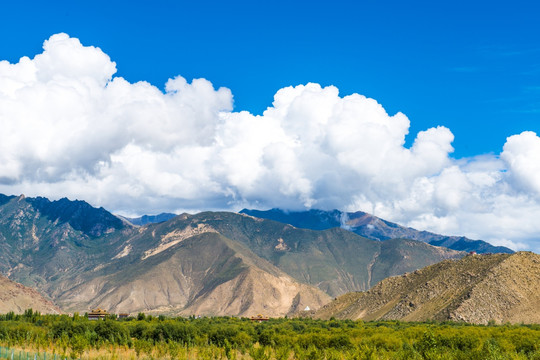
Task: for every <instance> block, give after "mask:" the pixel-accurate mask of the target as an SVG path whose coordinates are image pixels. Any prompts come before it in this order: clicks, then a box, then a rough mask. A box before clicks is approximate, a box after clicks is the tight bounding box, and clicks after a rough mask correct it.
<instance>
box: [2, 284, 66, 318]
mask: <svg viewBox="0 0 540 360" xmlns="http://www.w3.org/2000/svg"><path fill="white" fill-rule="evenodd" d="M26 309H33V310H34V311H39V312H40V313H42V314H59V313H60V309H59V308H58V307H56V306H54V305H53V303H52V302H50V301H48V300H46V299H45V298H44V297H43V296H41V294H40V293H38V292H37V291H36V290H34V289H31V288H29V287H26V286H24V285H21V284H18V283H16V282H13V281H11V280H9V279H7V278H5V277H3V276H0V313H1V314H5V313H8V312H10V311H13V312H14V313H16V314H22V313H23V312H24V311H25V310H26Z"/></svg>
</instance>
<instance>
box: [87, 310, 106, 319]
mask: <svg viewBox="0 0 540 360" xmlns="http://www.w3.org/2000/svg"><path fill="white" fill-rule="evenodd" d="M107 315H109V313H108V312H107V311H106V310H103V309H100V308H97V309H94V310H92V311H90V312H89V313H88V320H101V319H105V317H106V316H107Z"/></svg>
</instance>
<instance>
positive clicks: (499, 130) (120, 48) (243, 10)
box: [0, 1, 540, 158]
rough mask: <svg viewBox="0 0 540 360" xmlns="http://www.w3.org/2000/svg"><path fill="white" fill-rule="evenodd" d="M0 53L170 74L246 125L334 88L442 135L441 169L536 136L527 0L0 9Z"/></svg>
mask: <svg viewBox="0 0 540 360" xmlns="http://www.w3.org/2000/svg"><path fill="white" fill-rule="evenodd" d="M2 7H3V9H4V10H3V11H2V13H3V15H2V18H1V21H0V34H1V40H0V54H1V55H2V59H6V60H10V61H11V62H16V61H17V60H18V59H19V58H20V57H21V56H23V55H27V56H30V57H32V55H34V54H37V53H39V52H40V51H41V46H42V42H43V40H44V39H47V38H48V37H49V36H51V35H52V34H55V33H58V32H66V33H68V34H69V35H71V36H73V37H77V38H79V39H80V40H81V42H82V43H83V44H91V45H94V46H98V47H100V48H101V49H102V50H103V51H104V52H105V53H107V54H108V55H109V56H110V57H111V59H112V60H113V61H115V62H116V63H117V67H118V73H117V75H118V76H122V77H125V78H126V79H127V80H129V81H131V82H135V81H139V80H144V81H148V82H150V83H152V84H153V85H156V86H158V87H161V88H163V86H164V84H165V82H166V81H167V79H169V78H171V77H174V76H176V75H182V76H183V77H185V78H187V79H188V80H191V79H192V78H200V77H204V78H207V79H208V80H210V81H212V83H213V84H214V85H215V86H216V87H219V86H225V87H228V88H230V89H231V91H232V93H233V95H234V101H235V110H248V111H250V112H252V113H257V114H260V113H262V111H263V110H264V109H266V107H268V106H270V105H271V102H272V99H273V95H274V93H275V92H276V91H277V90H278V89H280V88H282V87H285V86H291V85H293V86H294V85H299V84H305V83H307V82H316V83H320V84H321V85H323V86H324V85H335V86H337V87H338V88H339V89H340V94H341V95H347V94H351V93H359V94H363V95H365V96H368V97H372V98H374V99H376V100H377V101H378V102H379V103H381V104H382V105H383V106H384V107H385V109H386V110H387V111H388V112H389V113H390V114H394V113H396V112H398V111H401V112H403V113H405V114H406V115H407V116H408V117H409V119H410V120H411V128H410V133H411V134H412V136H411V135H410V136H408V138H407V141H408V143H410V142H412V140H413V139H414V136H415V134H416V133H417V132H418V131H420V130H424V129H426V128H429V127H432V126H437V125H444V126H447V127H449V128H450V129H451V131H452V132H453V134H454V135H455V140H454V142H453V145H454V148H455V152H454V153H453V155H452V156H453V157H456V158H461V157H465V156H474V155H478V154H483V153H496V154H497V153H499V152H500V151H501V149H502V145H503V144H504V141H505V139H506V137H508V136H510V135H513V134H518V133H520V132H522V131H524V130H531V131H535V132H539V131H540V124H539V116H540V100H539V95H540V81H539V80H540V43H539V41H538V39H539V38H540V26H538V19H537V15H538V13H539V10H540V9H539V7H540V5H538V3H537V2H534V1H513V2H508V1H472V2H471V1H452V2H433V1H412V2H403V1H333V2H326V1H325V2H320V1H292V2H290V1H260V2H253V1H156V2H152V3H150V2H147V1H130V2H121V1H55V2H52V3H51V2H42V1H30V2H10V3H4V4H3V5H2Z"/></svg>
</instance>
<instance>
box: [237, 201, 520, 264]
mask: <svg viewBox="0 0 540 360" xmlns="http://www.w3.org/2000/svg"><path fill="white" fill-rule="evenodd" d="M240 213H243V214H247V215H251V216H255V217H258V218H262V219H270V220H275V221H279V222H282V223H285V224H291V225H293V226H296V227H300V228H305V229H313V230H325V229H330V228H333V227H342V228H344V229H347V230H350V231H352V232H354V233H355V234H358V235H360V236H364V237H367V238H369V239H374V240H388V239H396V238H401V239H411V240H418V241H423V242H426V243H428V244H430V245H435V246H444V247H447V248H449V249H453V250H459V251H466V252H470V251H475V252H477V253H479V254H484V253H506V254H511V253H513V251H512V250H511V249H509V248H506V247H504V246H493V245H491V244H489V243H487V242H485V241H482V240H471V239H468V238H466V237H464V236H445V235H439V234H434V233H431V232H429V231H418V230H415V229H413V228H409V227H404V226H401V225H398V224H395V223H392V222H389V221H386V220H383V219H381V218H378V217H376V216H373V215H370V214H368V213H365V212H362V211H357V212H354V213H351V212H342V211H339V210H331V211H323V210H309V211H296V212H295V211H290V212H289V211H283V210H280V209H271V210H268V211H260V210H249V209H244V210H242V211H240Z"/></svg>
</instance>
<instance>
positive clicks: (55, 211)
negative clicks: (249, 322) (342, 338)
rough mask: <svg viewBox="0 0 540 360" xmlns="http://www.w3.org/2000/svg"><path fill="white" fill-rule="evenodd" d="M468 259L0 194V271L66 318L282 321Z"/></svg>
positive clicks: (398, 242)
mask: <svg viewBox="0 0 540 360" xmlns="http://www.w3.org/2000/svg"><path fill="white" fill-rule="evenodd" d="M464 254H465V253H463V252H460V251H455V250H450V249H447V248H444V247H436V246H431V245H429V244H426V243H424V242H419V241H414V240H403V239H393V240H388V241H383V242H381V241H375V240H372V239H367V238H365V237H362V236H359V235H357V234H355V233H353V232H350V231H347V230H345V229H342V228H339V227H335V228H330V229H326V230H310V229H301V228H297V227H295V226H292V225H289V224H284V223H280V222H276V221H273V220H267V219H261V218H255V217H253V216H248V215H245V214H238V213H230V212H203V213H199V214H195V215H190V214H181V215H179V216H176V217H174V218H171V219H169V220H166V221H163V222H159V223H149V224H147V225H143V226H135V225H133V224H131V223H130V222H128V221H126V220H125V219H121V218H119V217H117V216H115V215H113V214H111V213H110V212H108V211H107V210H105V209H103V208H94V207H92V206H90V205H89V204H88V203H86V202H84V201H70V200H68V199H61V200H58V201H49V200H48V199H45V198H39V197H38V198H26V197H24V196H5V195H1V196H0V272H1V273H2V274H4V275H6V276H8V277H9V278H10V279H11V280H14V281H17V282H20V283H22V284H24V285H27V286H31V287H33V288H35V289H37V290H39V291H40V292H41V293H42V294H44V295H45V296H46V297H48V298H49V299H51V300H52V301H53V302H54V303H56V304H58V305H59V306H60V308H61V309H62V310H64V311H79V312H85V311H88V310H89V309H91V308H95V307H101V308H106V309H108V310H110V311H114V312H130V313H136V312H139V311H144V312H150V313H163V314H171V315H190V314H201V315H237V316H251V315H255V314H258V313H262V314H265V315H269V316H283V315H286V314H292V313H295V312H297V311H298V310H301V309H304V308H305V307H306V306H309V307H310V308H315V309H316V308H318V307H320V306H322V305H323V304H325V303H327V302H328V301H329V300H330V299H331V297H335V296H339V295H341V294H344V293H346V292H349V291H363V290H367V289H369V288H370V287H372V286H373V285H374V284H376V283H377V282H378V281H380V280H382V279H384V278H386V277H388V276H392V275H398V274H403V273H405V272H410V271H414V270H416V269H419V268H421V267H424V266H426V265H430V264H434V263H437V262H439V261H441V260H444V259H457V258H461V257H462V256H464Z"/></svg>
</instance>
